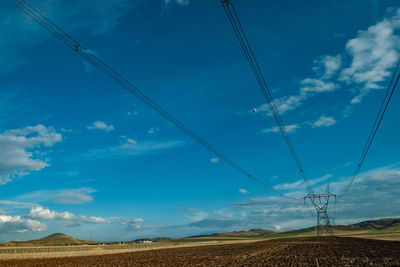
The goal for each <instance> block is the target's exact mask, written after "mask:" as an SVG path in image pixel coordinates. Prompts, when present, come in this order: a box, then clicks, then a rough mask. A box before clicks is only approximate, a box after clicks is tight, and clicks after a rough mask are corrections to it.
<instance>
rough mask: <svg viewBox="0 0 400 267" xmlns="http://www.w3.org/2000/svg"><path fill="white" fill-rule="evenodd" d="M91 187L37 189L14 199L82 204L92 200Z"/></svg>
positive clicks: (92, 191) (93, 190)
mask: <svg viewBox="0 0 400 267" xmlns="http://www.w3.org/2000/svg"><path fill="white" fill-rule="evenodd" d="M95 192H96V190H95V189H93V188H88V187H84V188H76V189H62V190H37V191H33V192H30V193H26V194H24V195H21V196H18V197H16V198H15V200H19V201H29V202H35V203H43V202H53V203H58V204H82V203H88V202H92V201H93V196H92V195H91V194H92V193H95Z"/></svg>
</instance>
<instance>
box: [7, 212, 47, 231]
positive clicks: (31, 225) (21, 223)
mask: <svg viewBox="0 0 400 267" xmlns="http://www.w3.org/2000/svg"><path fill="white" fill-rule="evenodd" d="M46 230H47V225H46V224H45V223H41V222H39V221H36V220H31V219H21V217H20V216H8V215H0V233H10V232H18V233H25V232H43V231H46Z"/></svg>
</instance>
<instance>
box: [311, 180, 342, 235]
mask: <svg viewBox="0 0 400 267" xmlns="http://www.w3.org/2000/svg"><path fill="white" fill-rule="evenodd" d="M333 198H334V199H335V202H336V195H335V194H332V193H330V192H329V184H328V186H327V187H326V192H325V193H324V194H315V193H311V194H308V195H307V196H305V197H304V204H305V203H306V200H307V199H310V201H311V203H312V204H313V206H314V208H315V210H316V211H317V236H318V237H320V236H322V235H323V234H328V235H329V236H333V230H332V225H331V222H330V219H329V215H328V211H327V210H328V206H329V201H330V200H332V199H333Z"/></svg>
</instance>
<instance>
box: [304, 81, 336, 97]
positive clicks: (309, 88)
mask: <svg viewBox="0 0 400 267" xmlns="http://www.w3.org/2000/svg"><path fill="white" fill-rule="evenodd" d="M335 88H336V86H335V84H334V83H332V82H327V81H325V80H323V79H312V78H307V79H304V80H302V81H301V88H300V96H303V99H306V98H308V97H309V96H311V95H312V94H313V93H322V92H332V91H334V90H335Z"/></svg>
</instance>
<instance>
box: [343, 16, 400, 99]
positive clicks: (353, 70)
mask: <svg viewBox="0 0 400 267" xmlns="http://www.w3.org/2000/svg"><path fill="white" fill-rule="evenodd" d="M399 29H400V9H398V10H397V12H396V14H395V15H393V16H392V17H390V18H386V19H383V20H382V21H380V22H378V23H377V24H376V25H373V26H371V27H369V28H368V29H367V30H366V31H359V32H358V34H357V37H356V38H353V39H351V40H349V41H348V42H347V43H346V52H347V53H348V54H349V55H350V56H351V57H352V60H351V63H350V66H349V67H347V68H345V69H343V70H342V72H341V75H340V80H342V81H344V82H346V83H348V84H359V85H361V92H360V94H359V95H357V96H356V97H355V98H353V100H352V101H351V102H352V103H353V104H354V103H359V102H361V100H362V98H363V96H365V95H366V94H368V92H370V91H371V90H374V89H381V88H383V84H382V82H384V81H386V80H387V79H388V77H389V76H390V75H391V69H392V68H393V67H394V65H395V62H396V61H397V58H398V57H399V55H400V37H399V36H397V35H396V33H395V32H396V31H398V30H399Z"/></svg>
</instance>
